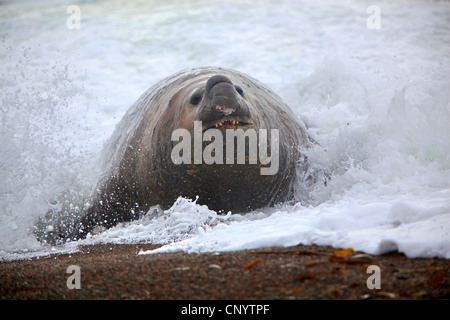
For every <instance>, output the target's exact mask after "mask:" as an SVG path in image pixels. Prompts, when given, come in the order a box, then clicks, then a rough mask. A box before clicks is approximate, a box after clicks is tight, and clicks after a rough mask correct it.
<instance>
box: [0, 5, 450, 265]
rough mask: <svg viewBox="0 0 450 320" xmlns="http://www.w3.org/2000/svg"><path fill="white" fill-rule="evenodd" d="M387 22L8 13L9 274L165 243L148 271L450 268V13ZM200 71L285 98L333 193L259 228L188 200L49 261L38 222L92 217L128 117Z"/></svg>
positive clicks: (218, 11) (60, 9) (0, 233)
mask: <svg viewBox="0 0 450 320" xmlns="http://www.w3.org/2000/svg"><path fill="white" fill-rule="evenodd" d="M70 5H76V6H78V8H79V20H77V19H76V16H73V14H74V11H72V10H71V9H70V8H69V6H70ZM373 5H374V4H373V3H372V2H368V1H339V2H338V4H336V3H335V1H331V0H324V1H287V0H285V1H258V2H257V4H256V3H255V2H254V1H240V0H236V1H138V0H130V1H119V0H105V1H75V2H73V1H63V0H45V1H39V2H35V1H31V0H23V1H1V2H0V61H1V63H0V88H1V91H0V182H1V183H0V260H10V259H23V258H29V257H35V256H41V255H46V254H49V253H54V252H71V251H74V250H77V246H78V245H80V244H95V243H138V242H147V243H158V244H164V246H162V247H161V248H160V249H157V250H155V251H151V252H142V254H149V253H153V252H168V251H186V252H210V251H225V250H242V249H249V248H260V247H268V246H291V245H296V244H319V245H331V246H334V247H336V248H348V247H352V248H354V249H355V250H361V251H364V252H367V253H370V254H383V253H386V252H390V251H394V250H397V251H399V252H402V253H404V254H406V255H407V256H408V257H435V256H437V257H444V258H447V259H448V258H450V124H449V123H450V79H449V75H450V28H449V26H448V22H449V21H450V4H449V3H448V2H445V1H442V2H441V1H395V2H391V1H377V4H376V5H375V7H373ZM68 8H69V9H70V10H69V11H68ZM78 21H79V28H73V27H74V26H75V27H77V25H76V23H77V22H78ZM200 66H220V67H226V68H233V69H236V70H239V71H242V72H244V73H247V74H249V75H250V76H252V77H254V78H256V79H258V80H259V81H261V82H263V83H265V84H266V85H267V86H269V87H270V88H271V89H273V90H274V91H275V92H277V93H278V94H279V95H280V96H281V97H282V98H283V99H284V100H285V101H286V102H287V103H288V104H289V105H290V106H291V108H292V109H293V110H294V112H295V113H296V115H297V116H298V117H299V118H301V119H302V120H303V121H304V122H305V124H306V125H307V127H308V131H309V132H310V134H311V135H312V136H313V137H314V138H315V139H316V140H317V141H318V142H319V143H320V145H318V146H316V147H315V148H314V149H312V150H311V151H310V152H309V154H308V157H309V159H310V161H311V163H313V165H314V166H315V167H316V168H319V169H320V168H321V169H324V170H326V171H328V172H330V173H331V177H332V178H331V180H330V181H329V183H328V185H327V186H323V185H317V186H315V187H314V189H313V190H312V191H311V201H310V202H309V203H308V204H307V205H302V204H300V203H296V204H295V203H289V204H284V205H280V206H277V207H275V208H266V209H261V210H257V211H255V212H252V213H249V214H246V215H242V214H239V213H236V214H230V215H218V214H217V213H216V212H214V211H211V210H209V209H208V208H207V207H205V206H200V205H198V204H196V203H195V199H183V198H180V199H178V200H177V201H176V202H175V203H174V205H173V207H172V208H171V209H169V210H167V211H160V210H157V209H152V210H151V211H150V212H149V213H148V214H147V216H145V217H143V218H142V219H140V220H137V221H133V222H130V223H123V224H120V225H118V226H116V227H114V228H112V229H110V230H107V231H104V232H100V233H98V234H96V235H94V236H91V237H89V238H87V239H85V240H81V241H78V242H72V243H69V244H66V245H63V246H57V247H51V246H49V245H46V246H43V245H41V244H40V243H39V242H38V241H37V240H36V239H35V237H34V235H33V233H32V231H33V226H34V224H35V223H36V219H38V218H39V217H42V216H43V215H44V214H45V213H46V212H47V211H48V210H49V209H58V208H61V207H63V206H65V207H66V208H73V209H74V210H77V209H79V208H77V206H79V204H80V203H83V201H82V199H86V197H88V196H89V194H90V193H91V192H92V191H93V188H94V187H95V184H96V182H97V180H98V178H99V175H100V170H99V161H100V159H101V150H102V146H103V145H104V143H105V142H106V140H107V139H108V137H109V136H110V135H111V134H112V132H113V130H114V126H115V124H116V123H117V122H118V121H119V120H120V119H121V117H122V116H123V115H124V113H125V112H126V110H127V109H128V108H129V107H130V106H131V104H132V103H133V102H134V101H136V100H137V99H138V98H139V96H140V95H141V94H142V93H143V92H144V91H145V90H146V89H147V88H148V87H150V86H151V85H152V84H154V83H156V82H157V81H159V80H161V79H163V78H165V77H167V76H169V75H171V74H173V73H175V72H178V71H180V70H182V69H187V68H194V67H200ZM80 199H81V200H80Z"/></svg>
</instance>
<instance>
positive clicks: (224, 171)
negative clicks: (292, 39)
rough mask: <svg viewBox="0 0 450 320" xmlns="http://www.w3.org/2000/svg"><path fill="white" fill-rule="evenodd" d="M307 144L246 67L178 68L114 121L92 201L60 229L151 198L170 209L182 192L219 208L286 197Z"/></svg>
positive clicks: (133, 209)
mask: <svg viewBox="0 0 450 320" xmlns="http://www.w3.org/2000/svg"><path fill="white" fill-rule="evenodd" d="M229 133H230V134H234V135H235V136H232V137H231V138H229V137H228V134H229ZM239 134H240V135H241V137H239ZM242 135H244V138H242ZM221 137H222V138H223V141H220V138H221ZM255 137H256V139H258V138H259V139H260V140H259V141H258V144H257V147H255V144H254V143H253V144H252V142H251V139H252V138H253V139H254V138H255ZM199 139H200V140H199ZM198 141H200V142H198ZM243 141H244V142H243ZM213 143H214V148H213V147H212V145H213ZM311 143H312V142H311V139H310V138H309V136H308V134H307V131H306V128H305V126H304V124H303V123H302V122H301V121H299V120H298V119H297V118H296V117H295V116H294V114H293V113H292V111H291V110H290V108H289V107H288V106H287V105H286V103H284V102H283V101H282V100H281V98H280V97H278V96H277V95H276V94H275V93H274V92H272V91H271V90H270V89H269V88H267V87H266V86H264V85H263V84H261V83H260V82H258V81H257V80H255V79H253V78H251V77H249V76H248V75H245V74H243V73H241V72H238V71H234V70H230V69H224V68H213V67H207V68H197V69H190V70H185V71H182V72H179V73H177V74H175V75H172V76H170V77H168V78H166V79H164V80H162V81H160V82H159V83H157V84H156V85H154V86H153V87H151V88H150V89H148V90H147V91H146V92H145V93H144V94H143V95H142V96H141V97H140V98H139V99H138V100H137V101H136V102H135V103H134V104H133V105H132V106H131V108H130V109H129V110H128V112H127V113H126V114H125V116H124V117H123V119H122V120H121V121H120V122H119V123H118V125H117V126H116V129H115V131H114V133H113V135H112V137H111V138H110V140H109V141H108V142H107V145H106V147H105V150H104V152H105V157H104V160H105V161H104V168H105V174H104V175H103V178H102V180H101V181H100V182H99V184H98V186H97V188H96V192H95V193H94V195H93V197H92V199H93V200H92V201H90V203H91V207H90V208H88V209H87V210H86V211H85V212H83V213H82V216H81V219H80V220H79V221H78V223H77V224H75V226H74V227H73V228H72V230H71V231H70V232H67V233H66V234H65V235H63V236H61V237H63V238H70V239H79V238H83V237H85V236H86V235H87V234H88V233H89V232H90V231H92V230H93V228H94V227H96V226H103V227H106V228H109V227H112V226H114V225H116V224H117V223H119V222H122V221H130V220H133V219H137V218H139V217H140V216H142V215H143V214H145V213H146V212H147V211H148V210H149V208H150V207H151V206H154V205H160V206H161V207H162V208H169V207H170V206H171V205H173V203H174V202H175V201H176V199H177V198H178V197H180V196H182V197H186V198H191V199H195V198H196V197H198V200H197V203H199V204H205V205H207V206H208V207H209V208H210V209H213V210H216V211H217V212H225V213H226V212H228V211H232V212H234V213H244V212H248V211H251V210H254V209H258V208H262V207H266V206H272V205H274V204H277V203H280V202H283V201H287V200H289V199H291V198H292V197H293V194H294V189H295V181H296V177H297V171H299V170H301V171H305V170H306V166H307V164H306V159H305V157H304V153H303V151H302V150H304V149H305V148H308V147H309V146H310V145H311ZM238 144H241V145H240V146H241V149H239V148H238V147H239V146H238ZM191 147H192V148H191ZM233 148H234V149H235V150H234V151H235V152H233V154H230V152H231V151H230V150H232V149H233ZM243 148H244V149H243ZM239 150H240V151H241V154H239V152H238V151H239ZM242 150H244V151H242ZM242 152H244V154H242ZM269 154H270V156H269ZM264 169H265V170H266V171H265V172H264V171H263V170H264Z"/></svg>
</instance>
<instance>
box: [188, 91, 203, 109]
mask: <svg viewBox="0 0 450 320" xmlns="http://www.w3.org/2000/svg"><path fill="white" fill-rule="evenodd" d="M200 101H202V96H201V95H200V94H194V95H192V97H191V100H189V103H190V104H193V105H194V106H196V105H198V104H199V103H200Z"/></svg>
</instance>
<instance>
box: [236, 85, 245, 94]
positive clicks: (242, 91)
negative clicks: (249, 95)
mask: <svg viewBox="0 0 450 320" xmlns="http://www.w3.org/2000/svg"><path fill="white" fill-rule="evenodd" d="M234 87H235V89H236V91H237V92H238V93H239V94H240V95H241V96H242V97H244V90H242V88H241V87H239V86H234Z"/></svg>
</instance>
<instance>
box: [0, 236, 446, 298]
mask: <svg viewBox="0 0 450 320" xmlns="http://www.w3.org/2000/svg"><path fill="white" fill-rule="evenodd" d="M152 248H156V246H154V245H146V244H140V245H139V244H136V245H113V244H102V245H91V246H83V247H80V248H79V251H78V252H76V253H72V254H57V255H52V256H48V257H41V258H33V259H30V260H17V261H9V262H2V263H0V279H1V280H0V298H1V299H14V300H16V299H39V300H41V299H46V300H47V299H50V300H53V299H58V300H66V299H70V300H72V299H88V300H90V299H102V300H103V299H117V300H123V299H156V300H167V299H168V300H173V299H182V300H185V299H188V300H192V299H201V300H216V299H225V300H235V299H245V300H253V299H257V300H291V299H312V300H316V299H327V300H328V299H346V300H347V299H352V300H366V299H387V300H392V299H395V300H398V299H402V300H424V299H427V300H428V299H448V298H450V288H449V279H450V273H449V263H448V260H446V259H438V258H434V259H430V258H427V259H424V258H420V259H409V258H407V257H405V256H404V255H402V254H399V253H390V254H387V255H382V256H371V255H367V254H364V253H360V252H355V251H352V250H338V249H335V248H331V247H320V246H301V245H299V246H294V247H286V248H281V247H274V248H264V249H257V250H243V251H232V252H215V253H203V254H196V253H191V254H187V253H183V252H178V253H158V254H150V255H139V254H138V253H139V252H140V251H142V250H144V251H145V250H149V249H152ZM370 265H375V266H378V267H379V268H380V269H379V270H380V278H379V284H380V289H376V288H375V289H369V288H368V287H367V282H368V278H369V277H370V276H371V275H373V273H372V272H370V273H367V271H368V267H369V266H370ZM69 266H78V267H79V270H80V278H79V284H80V289H69V288H68V286H67V282H68V281H67V280H68V278H69V277H71V275H72V274H73V272H70V273H67V269H68V267H69ZM72 279H73V278H72ZM372 279H373V278H372ZM372 282H373V281H372ZM72 283H75V280H73V281H72Z"/></svg>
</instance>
